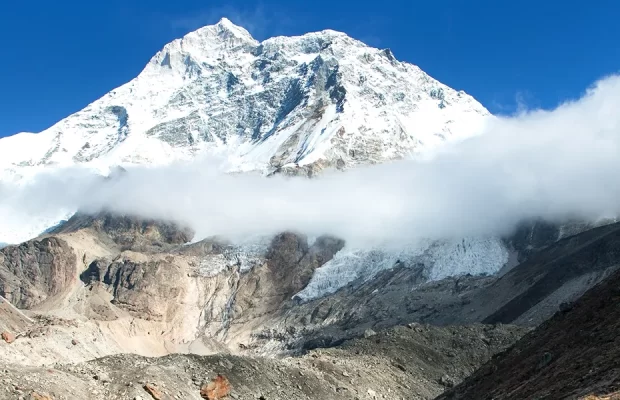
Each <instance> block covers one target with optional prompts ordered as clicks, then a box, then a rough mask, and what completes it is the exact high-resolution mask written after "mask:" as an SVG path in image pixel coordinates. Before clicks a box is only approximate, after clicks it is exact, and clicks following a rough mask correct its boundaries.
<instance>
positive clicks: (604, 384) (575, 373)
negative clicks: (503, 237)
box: [439, 243, 620, 400]
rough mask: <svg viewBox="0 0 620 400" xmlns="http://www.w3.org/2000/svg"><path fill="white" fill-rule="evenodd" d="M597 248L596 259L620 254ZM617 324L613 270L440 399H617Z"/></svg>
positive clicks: (618, 293)
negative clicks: (574, 300) (601, 280)
mask: <svg viewBox="0 0 620 400" xmlns="http://www.w3.org/2000/svg"><path fill="white" fill-rule="evenodd" d="M595 248H596V250H597V252H596V255H595V257H596V258H602V259H610V258H615V257H617V255H618V254H619V253H620V252H619V250H618V249H619V248H620V247H618V244H617V243H614V245H613V246H609V247H607V246H606V245H604V244H598V245H595ZM577 258H580V257H577ZM576 261H578V260H576ZM585 261H586V260H583V259H582V260H581V262H579V264H580V265H581V266H584V265H587V264H585V263H584V262H585ZM589 261H593V260H589ZM614 264H615V265H616V266H617V265H618V261H617V260H614ZM619 321H620V272H614V273H613V274H612V275H611V276H609V277H608V278H607V279H605V280H604V281H603V282H601V283H600V284H599V285H597V286H595V287H594V288H592V289H590V290H589V291H588V292H587V293H585V294H584V295H583V296H582V297H581V298H580V299H579V300H577V301H576V302H574V303H569V304H565V305H564V306H563V307H562V310H561V311H560V312H558V313H556V314H555V315H554V316H553V318H551V319H549V320H548V321H546V322H544V323H543V324H542V325H540V326H539V327H538V328H537V329H536V330H534V331H533V332H531V333H529V334H527V335H526V336H525V337H523V338H522V339H521V340H520V341H519V342H517V344H516V345H514V346H513V347H512V348H510V349H509V350H508V351H506V352H504V353H502V354H498V355H497V356H495V357H493V359H492V360H491V361H490V362H488V363H487V364H486V365H484V366H483V367H482V368H480V369H479V370H478V371H477V372H476V373H475V374H474V375H473V376H471V377H470V378H468V379H467V380H466V381H465V382H464V383H463V384H461V385H459V386H458V387H456V388H455V389H454V390H452V391H450V392H449V393H446V394H445V395H443V396H441V397H439V399H440V400H448V399H578V398H580V399H589V400H590V399H592V400H596V399H609V400H611V399H616V398H618V396H619V395H620V394H619V393H618V391H619V389H620V369H619V368H618V358H619V357H620V350H619V349H620V347H619V346H618V344H619V343H618V341H619V337H618V331H619V329H620V322H619Z"/></svg>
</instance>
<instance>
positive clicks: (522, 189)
mask: <svg viewBox="0 0 620 400" xmlns="http://www.w3.org/2000/svg"><path fill="white" fill-rule="evenodd" d="M220 166H221V160H218V159H200V160H196V161H194V162H191V163H178V164H174V165H169V166H166V167H157V168H155V167H150V168H148V167H133V168H129V169H128V170H127V172H126V173H124V174H119V175H118V176H116V177H114V178H113V179H107V180H103V179H101V177H97V176H94V175H93V174H92V173H90V172H88V171H86V170H85V169H83V168H70V169H64V170H60V171H55V172H50V173H45V174H39V175H37V176H36V178H35V179H32V180H31V181H29V182H28V183H25V184H24V183H22V184H20V185H14V184H9V183H0V210H1V211H0V216H1V215H5V216H10V217H11V218H12V219H19V218H20V216H23V217H24V218H32V216H37V215H50V214H51V213H54V212H58V210H61V209H63V210H77V209H81V210H84V211H87V212H96V211H99V210H101V209H108V210H111V211H115V212H119V213H128V214H136V215H138V216H143V217H149V218H162V219H169V220H174V221H178V222H180V223H183V224H187V225H189V226H190V227H192V228H193V229H194V230H195V231H196V234H197V237H206V236H210V235H223V236H226V237H229V238H231V239H236V238H242V237H245V236H249V235H262V234H271V233H276V232H279V231H283V230H296V231H300V232H303V233H307V234H309V235H319V234H325V233H329V234H333V235H336V236H339V237H342V238H344V239H345V240H347V241H348V242H349V243H350V244H355V245H360V246H361V245H368V244H385V243H395V244H399V243H408V242H411V241H415V240H417V239H420V238H427V239H436V238H454V237H466V236H489V235H501V234H506V233H509V232H510V231H511V230H512V229H513V228H514V227H515V225H516V224H517V223H518V222H520V221H522V220H525V219H530V218H538V217H540V218H544V219H547V220H551V221H561V220H564V219H568V218H577V219H583V220H595V219H598V218H602V217H611V216H616V215H619V214H620V176H619V174H620V76H611V77H608V78H606V79H603V80H601V81H599V82H597V83H596V84H595V85H594V86H593V87H592V88H590V89H589V90H587V92H586V93H585V94H584V96H583V97H582V98H581V99H579V100H575V101H571V102H567V103H565V104H562V105H560V106H559V107H557V108H556V109H555V110H552V111H541V110H534V111H528V112H522V113H520V114H519V115H515V116H511V117H498V118H496V119H494V121H493V122H492V123H490V124H489V126H488V129H487V130H486V131H485V132H484V133H483V134H481V135H479V136H477V137H474V138H471V139H468V140H466V141H463V142H460V143H454V144H451V145H448V146H446V147H444V148H442V150H441V151H440V152H438V153H436V154H434V155H433V156H432V157H430V158H428V159H425V160H423V161H398V162H393V163H388V164H384V165H379V166H372V167H364V168H357V169H353V170H349V171H347V172H336V171H334V172H327V173H325V174H324V175H323V176H321V177H320V178H319V179H302V178H286V177H282V176H274V177H271V178H265V177H262V176H260V175H258V174H225V173H224V172H223V171H222V168H220Z"/></svg>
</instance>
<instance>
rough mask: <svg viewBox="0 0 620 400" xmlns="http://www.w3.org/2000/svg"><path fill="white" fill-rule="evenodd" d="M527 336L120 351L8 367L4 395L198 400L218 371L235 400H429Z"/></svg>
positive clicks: (394, 332) (430, 334)
mask: <svg viewBox="0 0 620 400" xmlns="http://www.w3.org/2000/svg"><path fill="white" fill-rule="evenodd" d="M525 332H527V329H526V328H521V327H516V326H508V325H497V326H485V325H480V324H476V325H470V326H461V327H445V328H440V327H433V326H428V325H421V324H415V323H414V324H410V325H408V326H399V327H395V328H392V329H388V330H385V331H382V332H378V333H375V332H371V331H368V332H367V334H366V336H367V337H365V338H360V339H354V340H351V341H348V342H346V343H344V344H342V345H340V346H338V347H335V348H329V349H316V350H311V351H309V352H308V353H307V354H305V355H303V356H299V357H287V358H281V359H273V358H264V357H248V356H233V355H230V354H220V355H213V356H196V355H190V354H175V355H169V356H164V357H158V358H145V357H141V356H137V355H129V354H122V355H115V356H108V357H104V358H100V359H96V360H92V361H87V362H83V363H78V364H56V365H52V366H47V367H25V366H16V365H14V364H9V365H7V364H4V365H2V366H1V367H0V369H1V370H2V375H1V377H0V398H2V399H30V398H38V399H151V398H155V399H157V398H159V399H200V398H201V394H200V390H201V387H203V386H204V385H205V384H208V383H209V382H210V381H211V380H212V379H214V378H215V377H216V376H217V375H218V374H221V375H223V376H225V377H226V379H228V380H229V382H230V386H231V392H230V398H233V399H261V398H262V399H282V400H286V399H356V398H357V399H432V398H434V397H435V396H437V395H438V394H440V393H442V392H443V391H444V390H445V389H446V388H449V387H452V386H453V385H455V384H457V383H458V382H460V381H461V380H462V379H463V378H464V377H466V376H467V375H469V374H471V373H472V372H473V371H474V370H476V369H477V368H478V367H479V366H480V365H482V364H483V363H484V362H486V361H487V360H488V359H489V358H490V357H491V356H492V355H493V354H495V353H497V352H498V351H501V350H504V349H505V348H507V347H508V346H510V345H511V344H512V343H513V342H514V341H515V340H517V339H518V338H519V337H521V336H522V335H523V334H524V333H525ZM69 345H71V344H69ZM3 346H7V344H3ZM36 396H39V397H36ZM45 396H47V397H45Z"/></svg>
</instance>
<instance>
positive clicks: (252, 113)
mask: <svg viewBox="0 0 620 400" xmlns="http://www.w3.org/2000/svg"><path fill="white" fill-rule="evenodd" d="M488 117H490V114H489V113H488V111H487V110H486V109H485V108H484V107H483V106H482V105H481V104H480V103H478V102H477V101H476V100H474V99H473V98H472V97H471V96H469V95H467V94H465V93H464V92H462V91H456V90H453V89H451V88H449V87H447V86H446V85H443V84H442V83H440V82H438V81H437V80H435V79H433V78H431V77H430V76H429V75H427V74H426V73H424V72H423V71H422V70H420V68H418V67H416V66H415V65H412V64H409V63H406V62H400V61H398V60H397V59H396V58H395V57H394V55H393V54H392V52H391V51H390V50H387V49H384V50H380V49H375V48H372V47H369V46H367V45H365V44H364V43H362V42H360V41H358V40H355V39H353V38H351V37H349V36H347V35H345V34H344V33H340V32H335V31H331V30H325V31H322V32H315V33H308V34H306V35H302V36H296V37H274V38H270V39H267V40H265V41H263V42H258V41H256V40H255V39H254V38H252V36H251V35H250V34H249V33H248V32H247V31H246V30H245V29H243V28H241V27H239V26H236V25H234V24H233V23H232V22H230V21H229V20H227V19H222V20H221V21H220V22H218V23H217V24H215V25H212V26H206V27H203V28H201V29H198V30H197V31H195V32H191V33H189V34H187V35H186V36H184V37H183V38H180V39H177V40H174V41H172V42H171V43H168V44H167V45H165V46H164V48H163V49H162V50H161V51H159V52H158V53H157V54H156V55H155V56H154V57H153V58H152V59H151V60H150V61H149V62H148V64H147V65H146V67H145V68H144V70H143V71H142V72H141V73H140V74H139V75H138V76H137V77H136V78H135V79H133V80H131V81H130V82H128V83H126V84H124V85H122V86H121V87H119V88H117V89H114V90H112V91H111V92H109V93H108V94H106V95H105V96H103V97H102V98H100V99H98V100H96V101H95V102H93V103H92V104H90V105H88V106H87V107H86V108H84V109H83V110H81V111H79V112H77V113H75V114H73V115H71V116H69V117H67V118H65V119H63V120H62V121H60V122H58V123H57V124H55V125H54V126H52V127H50V128H49V129H47V130H45V131H43V132H41V133H39V134H36V135H35V134H32V133H21V134H18V135H15V136H13V137H9V138H5V139H1V140H0V179H19V178H20V177H21V176H28V175H32V174H33V173H36V172H37V171H40V170H41V169H49V168H53V167H59V166H71V165H75V164H80V165H85V166H88V167H92V168H95V169H97V170H103V171H105V170H107V169H108V168H109V167H110V166H115V165H125V164H166V163H169V162H171V161H173V160H179V159H191V158H193V157H195V156H196V155H198V154H202V153H205V152H216V153H218V154H219V155H224V156H225V157H226V158H227V159H228V161H229V165H228V167H229V169H230V170H236V171H248V170H259V171H262V172H264V173H269V172H273V171H278V170H284V171H286V170H287V169H297V170H298V171H302V172H304V173H313V172H314V171H316V170H317V169H318V170H320V169H322V168H325V167H337V168H346V167H350V166H355V165H358V164H367V163H376V162H382V161H386V160H392V159H397V158H402V157H408V156H411V155H416V154H420V153H423V152H425V151H427V150H430V149H432V148H434V147H436V146H437V145H439V144H441V143H443V142H445V141H446V140H450V139H458V138H464V137H467V136H470V135H473V134H475V133H476V132H478V131H480V129H481V128H482V126H483V125H484V123H485V121H486V120H487V118H488Z"/></svg>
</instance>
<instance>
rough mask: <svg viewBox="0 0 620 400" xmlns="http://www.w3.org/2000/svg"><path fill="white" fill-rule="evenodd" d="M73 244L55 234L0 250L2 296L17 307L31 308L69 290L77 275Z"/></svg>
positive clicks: (0, 293) (0, 287) (0, 288)
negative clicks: (70, 244) (71, 245)
mask: <svg viewBox="0 0 620 400" xmlns="http://www.w3.org/2000/svg"><path fill="white" fill-rule="evenodd" d="M76 261H77V260H76V256H75V253H74V252H73V250H72V249H71V247H70V246H69V245H68V244H67V242H65V241H64V240H62V239H59V238H56V237H50V238H44V239H41V240H31V241H28V242H25V243H22V244H21V245H19V246H9V247H5V248H3V249H1V250H0V295H1V296H3V297H5V298H6V299H7V300H8V301H10V302H11V303H12V304H13V305H14V306H16V307H18V308H32V307H34V306H36V305H37V304H40V303H41V302H42V301H44V300H45V299H46V298H48V297H49V296H53V295H56V294H59V293H61V292H63V291H64V290H66V289H68V288H69V286H70V285H71V283H72V282H73V281H74V277H75V276H76V274H77V271H76V265H77V264H76Z"/></svg>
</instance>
